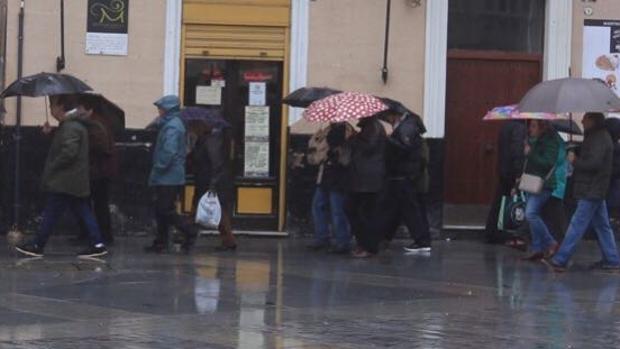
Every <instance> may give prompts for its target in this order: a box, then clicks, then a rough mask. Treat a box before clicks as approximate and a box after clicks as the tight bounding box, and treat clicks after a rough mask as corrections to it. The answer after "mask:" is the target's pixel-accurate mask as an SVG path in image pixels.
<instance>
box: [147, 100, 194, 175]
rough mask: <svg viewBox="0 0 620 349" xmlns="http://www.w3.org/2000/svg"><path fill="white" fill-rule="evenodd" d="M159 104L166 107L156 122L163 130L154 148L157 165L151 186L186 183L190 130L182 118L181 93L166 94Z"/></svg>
mask: <svg viewBox="0 0 620 349" xmlns="http://www.w3.org/2000/svg"><path fill="white" fill-rule="evenodd" d="M155 105H156V106H157V107H159V108H161V109H163V110H165V111H166V114H165V115H164V116H162V117H160V118H159V119H158V120H157V122H156V127H157V129H158V130H159V133H158V135H157V143H156V144H155V151H154V152H153V167H152V169H151V175H150V176H149V186H159V185H173V186H178V185H184V184H185V156H186V149H187V145H186V130H185V125H184V124H183V121H182V120H181V118H180V110H181V109H180V101H179V98H178V97H177V96H165V97H163V98H161V99H160V100H158V101H157V102H155Z"/></svg>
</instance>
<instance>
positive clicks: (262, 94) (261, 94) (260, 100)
mask: <svg viewBox="0 0 620 349" xmlns="http://www.w3.org/2000/svg"><path fill="white" fill-rule="evenodd" d="M249 100H250V102H249V103H248V104H249V105H265V104H266V102H267V83H265V82H250V96H249Z"/></svg>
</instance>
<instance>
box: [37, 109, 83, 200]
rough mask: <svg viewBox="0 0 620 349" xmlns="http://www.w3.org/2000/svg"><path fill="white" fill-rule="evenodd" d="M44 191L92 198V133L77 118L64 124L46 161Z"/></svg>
mask: <svg viewBox="0 0 620 349" xmlns="http://www.w3.org/2000/svg"><path fill="white" fill-rule="evenodd" d="M41 187H42V189H43V191H45V192H48V193H56V194H68V195H71V196H75V197H87V196H89V195H90V178H89V163H88V131H87V129H86V127H85V126H84V124H83V122H82V121H80V120H78V118H77V117H70V118H69V119H66V120H65V121H63V122H61V123H60V126H59V127H58V129H57V130H56V132H55V134H54V138H53V139H52V144H51V146H50V149H49V152H48V154H47V159H46V160H45V168H44V170H43V175H42V178H41Z"/></svg>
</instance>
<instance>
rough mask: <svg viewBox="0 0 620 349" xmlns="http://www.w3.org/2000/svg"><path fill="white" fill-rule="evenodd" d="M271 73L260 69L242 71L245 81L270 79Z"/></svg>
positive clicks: (271, 77)
mask: <svg viewBox="0 0 620 349" xmlns="http://www.w3.org/2000/svg"><path fill="white" fill-rule="evenodd" d="M272 79H273V74H271V73H269V72H262V71H246V72H245V73H243V80H245V81H247V82H251V81H271V80H272Z"/></svg>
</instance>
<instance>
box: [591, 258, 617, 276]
mask: <svg viewBox="0 0 620 349" xmlns="http://www.w3.org/2000/svg"><path fill="white" fill-rule="evenodd" d="M590 269H596V270H603V271H609V272H616V273H617V272H620V265H616V264H609V263H608V262H606V261H598V262H596V263H594V264H592V265H591V266H590Z"/></svg>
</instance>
